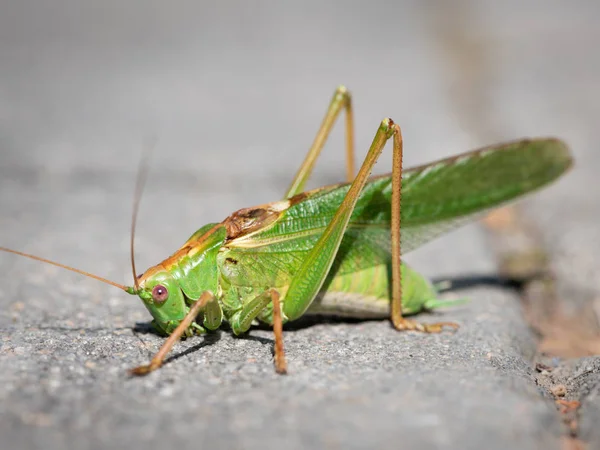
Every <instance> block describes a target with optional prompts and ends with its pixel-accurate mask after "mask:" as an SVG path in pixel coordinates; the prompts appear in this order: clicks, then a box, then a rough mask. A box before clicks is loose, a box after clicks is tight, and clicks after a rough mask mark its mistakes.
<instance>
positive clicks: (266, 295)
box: [231, 289, 287, 375]
mask: <svg viewBox="0 0 600 450" xmlns="http://www.w3.org/2000/svg"><path fill="white" fill-rule="evenodd" d="M269 303H272V304H273V333H274V334H275V371H276V372H277V373H279V374H282V375H283V374H286V373H287V362H286V360H285V350H284V346H283V321H284V318H283V315H282V313H281V304H280V297H279V292H278V291H277V290H276V289H269V290H267V291H265V292H263V293H262V294H259V295H257V296H256V297H254V298H253V299H252V300H250V301H249V302H248V303H246V304H245V305H244V307H243V308H242V310H241V311H239V312H238V313H236V314H235V315H234V316H233V317H232V319H231V329H232V330H233V332H234V333H235V334H241V333H245V332H246V331H248V330H249V329H250V326H251V325H252V322H253V321H254V319H256V318H257V317H258V316H259V314H260V313H261V312H262V311H263V310H264V309H265V308H266V307H267V306H268V305H269Z"/></svg>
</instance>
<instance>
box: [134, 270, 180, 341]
mask: <svg viewBox="0 0 600 450" xmlns="http://www.w3.org/2000/svg"><path fill="white" fill-rule="evenodd" d="M129 293H130V294H137V295H138V296H139V297H140V298H141V299H142V301H143V302H144V305H146V308H147V309H148V311H149V312H150V314H152V317H153V318H154V322H153V324H154V326H155V327H156V328H157V329H158V331H160V332H162V333H164V334H171V332H172V331H173V330H174V329H175V327H177V325H179V323H180V322H181V321H182V320H183V318H184V317H185V315H186V314H187V313H188V311H189V308H188V306H187V304H186V302H185V296H184V295H183V292H182V290H181V288H180V287H179V283H177V280H175V278H174V277H173V276H172V275H171V274H170V273H169V272H168V271H166V270H165V269H164V268H162V267H161V266H155V267H152V268H150V269H148V270H147V271H146V272H145V273H144V274H143V275H141V276H139V277H138V288H137V290H136V289H135V288H132V289H131V291H130V292H129Z"/></svg>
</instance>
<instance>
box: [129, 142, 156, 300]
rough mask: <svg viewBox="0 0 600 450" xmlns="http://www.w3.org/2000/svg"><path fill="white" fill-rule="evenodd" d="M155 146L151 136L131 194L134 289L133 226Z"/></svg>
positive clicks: (131, 248)
mask: <svg viewBox="0 0 600 450" xmlns="http://www.w3.org/2000/svg"><path fill="white" fill-rule="evenodd" d="M155 146H156V138H152V139H151V140H149V141H147V142H146V143H145V144H144V147H143V151H142V157H141V159H140V164H139V166H138V170H137V175H136V179H135V192H134V194H133V211H132V213H131V240H130V245H129V247H130V248H129V250H130V255H131V271H132V272H133V284H134V286H135V290H136V291H137V290H139V288H140V285H139V282H138V277H137V272H136V270H135V251H134V241H135V227H136V224H137V216H138V211H139V209H140V201H141V199H142V193H143V192H144V186H145V185H146V180H147V179H148V169H149V167H150V159H151V158H150V157H151V156H152V151H153V150H154V147H155Z"/></svg>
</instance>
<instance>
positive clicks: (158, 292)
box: [152, 284, 169, 303]
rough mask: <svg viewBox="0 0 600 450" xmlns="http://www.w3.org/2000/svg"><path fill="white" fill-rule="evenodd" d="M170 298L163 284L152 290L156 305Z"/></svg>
mask: <svg viewBox="0 0 600 450" xmlns="http://www.w3.org/2000/svg"><path fill="white" fill-rule="evenodd" d="M168 298H169V291H168V290H167V288H166V287H164V286H163V285H162V284H157V285H156V286H154V288H153V289H152V299H153V300H154V303H163V302H165V301H166V300H167V299H168Z"/></svg>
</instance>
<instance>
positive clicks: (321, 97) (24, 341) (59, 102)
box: [0, 1, 600, 449]
mask: <svg viewBox="0 0 600 450" xmlns="http://www.w3.org/2000/svg"><path fill="white" fill-rule="evenodd" d="M87 5H88V6H83V4H81V3H80V2H74V1H63V2H54V3H53V5H52V6H49V5H46V3H43V2H38V3H36V4H34V3H32V2H19V3H18V4H17V3H15V4H14V5H11V6H5V7H3V8H2V10H3V11H2V13H1V14H0V30H2V31H1V32H0V34H1V36H2V39H0V60H1V61H2V62H3V63H2V67H3V71H2V73H1V74H0V105H1V106H0V148H1V150H0V158H1V160H0V210H1V213H0V234H1V236H2V238H1V240H0V245H6V246H10V247H12V248H16V249H20V250H23V251H28V252H32V253H35V254H38V255H41V256H45V257H49V258H53V259H57V260H59V261H61V262H63V263H66V264H70V265H73V266H75V267H78V268H80V269H83V270H89V271H91V272H93V273H97V274H99V275H102V276H106V277H107V278H109V279H114V280H115V281H117V282H129V280H130V273H129V266H128V261H127V258H128V240H129V236H128V229H129V220H130V214H131V211H130V205H131V198H130V197H131V193H132V192H133V184H134V180H133V178H134V175H135V171H136V167H137V164H138V159H139V155H140V148H141V147H142V145H143V143H144V142H145V141H147V140H151V139H153V138H154V137H157V138H158V144H157V148H156V151H155V156H154V158H153V160H152V167H153V169H152V173H151V174H150V177H149V183H148V187H147V190H146V192H145V194H144V199H143V202H142V209H141V212H140V217H139V226H138V237H137V242H136V244H137V255H138V260H137V261H138V269H139V270H141V269H143V268H145V267H147V266H149V265H150V264H154V263H156V262H157V261H158V260H160V259H161V258H164V257H165V256H167V255H168V254H170V253H171V252H172V251H173V250H174V249H176V248H177V247H178V246H179V245H180V244H181V243H182V242H183V241H184V240H185V239H186V238H187V236H188V235H190V234H191V233H192V232H193V231H195V229H197V228H198V227H199V226H201V225H203V224H204V223H207V222H211V221H218V220H221V219H223V218H224V217H225V216H226V215H228V214H229V213H230V212H232V211H234V210H236V209H238V208H241V207H245V206H250V205H253V204H260V203H263V202H266V201H272V200H276V199H278V198H279V197H280V196H281V194H282V193H283V192H284V190H285V188H286V187H287V183H288V182H289V181H290V179H291V177H292V175H293V173H294V171H295V169H296V168H297V166H298V165H299V164H300V162H301V160H302V158H303V156H304V153H305V151H306V149H307V148H308V146H309V145H310V142H311V140H312V138H313V136H314V133H315V132H316V128H317V126H318V124H319V122H320V120H321V115H322V114H323V111H324V109H325V106H326V103H327V101H328V99H329V97H330V95H331V94H332V92H333V89H334V87H335V86H336V85H337V84H339V83H345V84H347V85H348V86H349V87H350V88H351V90H352V92H353V94H354V98H355V112H356V123H357V143H358V147H359V154H360V155H363V154H364V149H366V147H367V145H368V143H369V141H370V139H371V138H372V136H373V134H374V132H375V130H376V128H377V125H378V123H379V121H380V120H381V119H382V118H383V117H384V116H385V115H388V114H389V115H391V116H392V117H393V118H394V119H395V120H396V121H397V122H398V123H400V124H401V125H402V127H403V132H404V138H405V144H406V147H405V160H406V163H407V165H413V164H416V163H423V162H427V161H429V160H431V159H434V158H438V157H442V156H448V155H450V154H452V153H457V152H459V151H463V150H467V149H469V148H473V147H476V146H479V145H485V144H489V143H491V142H493V141H498V140H505V139H512V138H516V137H520V136H533V135H545V134H550V135H556V136H560V137H562V138H564V139H565V140H567V142H569V143H570V144H571V145H572V147H573V150H574V152H575V156H576V159H577V161H578V163H579V164H578V167H577V168H576V171H574V172H573V174H571V175H570V176H569V177H568V178H565V180H564V181H561V183H559V184H557V185H556V186H555V187H552V188H551V189H549V190H547V191H545V192H543V193H541V194H540V195H539V196H535V197H532V198H531V199H529V200H528V201H527V203H526V204H527V212H528V213H529V214H530V216H531V217H532V218H533V220H534V221H535V222H536V224H537V226H538V227H539V229H540V230H542V232H543V234H544V237H545V240H546V242H547V245H548V248H549V252H550V255H551V256H552V258H553V262H555V267H556V274H557V276H558V278H559V282H560V283H563V284H561V286H562V287H561V288H560V289H561V291H560V292H561V295H563V296H564V297H565V298H566V299H567V300H571V301H572V302H573V303H577V302H589V301H590V299H591V300H594V299H596V300H597V299H598V298H600V286H599V285H598V280H600V276H599V275H600V274H599V273H598V271H599V270H600V269H599V267H600V264H598V251H597V250H598V246H597V245H595V243H597V242H598V239H597V237H595V236H596V235H595V234H594V233H595V229H596V224H597V223H598V219H600V210H599V209H598V202H597V198H596V197H597V196H595V194H594V192H595V191H594V189H593V186H594V183H595V178H594V176H595V174H596V173H597V171H598V169H600V161H599V156H598V155H599V153H598V152H597V151H596V147H597V144H596V143H597V142H599V141H600V135H599V131H598V128H597V119H598V117H599V114H598V113H599V111H598V108H599V107H598V105H600V98H599V96H600V89H599V86H598V83H599V82H598V80H599V79H600V77H599V75H600V57H599V56H598V53H597V52H596V51H595V49H596V44H595V43H596V42H598V38H599V36H598V33H599V32H598V28H597V25H596V22H597V21H596V18H597V16H598V13H599V12H600V11H599V8H598V6H597V5H596V4H595V3H594V2H589V3H581V4H580V5H579V6H578V8H573V7H572V5H571V4H570V3H568V2H545V3H544V4H543V5H541V4H537V3H535V2H525V3H523V2H516V1H515V2H508V3H507V2H504V3H497V4H494V3H489V4H487V6H484V4H483V3H479V2H469V1H461V2H453V6H452V7H451V8H450V7H448V6H444V5H448V3H447V2H439V3H437V2H433V3H432V2H418V1H413V2H409V1H406V2H380V3H379V5H373V4H370V5H369V6H368V7H367V6H366V4H365V5H364V6H362V4H357V5H350V4H348V3H347V2H338V3H335V2H331V3H328V4H327V5H322V4H321V3H319V6H316V4H315V5H314V6H312V5H311V4H310V3H307V2H301V3H297V4H295V5H294V6H285V7H284V6H281V5H283V3H281V4H280V6H271V7H266V6H262V7H258V6H253V7H250V6H243V5H245V3H240V4H239V5H238V6H237V7H232V6H215V5H214V2H206V3H195V4H191V3H190V4H188V3H186V2H181V3H179V4H178V3H175V4H170V5H169V6H168V7H167V6H166V4H164V5H163V3H160V2H151V3H147V2H146V3H144V4H143V5H142V4H138V5H133V4H129V3H128V4H122V3H121V2H119V3H117V2H114V3H111V2H98V3H96V4H95V6H89V5H90V4H87ZM515 11H518V14H517V13H515ZM342 138H343V132H342V130H341V129H339V130H335V132H334V133H333V136H332V139H331V142H330V145H329V146H328V148H327V149H326V152H325V153H324V154H323V156H322V158H321V159H320V161H319V166H318V168H317V170H316V172H315V176H314V177H313V179H312V181H311V183H312V184H313V185H319V184H325V183H330V182H335V181H338V180H339V179H340V177H341V176H342V175H343V173H344V168H343V165H342V161H343V158H342V151H341V150H340V149H341V148H343V147H342V146H343V141H342ZM390 160H391V157H389V155H388V157H382V160H381V162H380V163H379V164H378V168H377V171H385V170H386V169H387V168H389V161H390ZM582 193H583V194H585V195H582ZM410 262H412V263H413V265H414V266H415V267H416V268H418V269H420V270H422V271H423V272H424V273H426V274H428V275H430V276H432V277H435V278H447V277H450V278H453V279H457V280H458V281H462V282H464V283H463V284H467V285H468V284H471V285H472V286H471V287H470V288H467V289H462V290H460V291H452V292H450V293H449V294H447V295H449V296H460V297H469V298H470V299H471V302H470V303H468V304H466V305H464V306H461V307H457V308H453V309H451V310H447V311H440V312H438V313H436V315H435V317H431V316H424V318H423V320H439V319H443V320H455V321H457V322H459V323H461V324H462V328H461V329H460V330H459V331H458V332H456V333H454V334H453V333H444V334H441V335H436V336H429V335H420V334H413V333H396V332H394V331H393V330H392V329H391V328H390V326H389V324H388V323H387V322H384V321H383V322H382V321H368V322H348V321H341V322H340V321H314V320H313V321H301V322H300V323H299V324H298V323H296V324H290V326H289V327H288V328H287V331H286V333H285V339H286V349H287V352H288V356H289V364H290V374H289V375H288V376H287V377H280V376H277V375H275V374H274V372H273V368H272V334H271V332H270V331H268V330H253V331H252V332H251V333H250V334H249V336H247V337H245V338H233V337H232V336H231V335H230V333H229V332H228V331H227V330H223V331H221V332H218V333H215V334H214V335H212V336H211V337H209V338H207V339H202V338H195V339H189V340H187V341H185V342H182V343H180V344H178V345H177V346H176V347H175V351H174V353H173V355H174V357H173V358H172V359H171V361H170V362H169V363H168V364H167V365H166V366H165V367H163V368H162V369H161V370H160V371H158V372H156V373H153V374H151V375H150V376H148V377H146V378H143V379H130V378H128V377H127V376H126V375H125V373H126V369H128V368H130V367H132V366H135V365H138V364H141V363H144V362H146V361H148V359H149V358H150V357H151V355H152V354H153V352H155V351H156V350H157V349H158V348H159V347H160V345H161V343H162V342H163V339H162V338H160V337H158V336H155V335H154V334H152V333H150V332H149V331H148V320H149V317H148V314H147V312H146V311H145V309H144V308H143V306H142V305H141V303H140V302H139V301H138V300H136V299H134V298H131V297H128V296H127V295H126V294H124V293H121V292H120V291H118V290H116V289H114V288H111V287H110V286H106V285H103V284H100V283H98V282H95V281H93V280H88V279H85V278H82V277H80V276H77V275H75V274H70V273H68V272H65V271H62V270H60V269H58V268H55V267H50V266H46V265H43V264H38V263H34V262H32V261H28V260H25V259H22V258H17V257H13V256H11V255H2V256H1V257H0V280H1V281H0V283H1V286H2V289H1V290H0V436H1V443H2V447H3V448H45V449H64V448H78V449H88V448H89V449H100V448H119V447H127V448H132V449H133V448H165V447H169V448H182V449H185V448H202V447H203V446H207V447H208V446H211V447H215V448H256V447H261V448H282V447H284V446H285V447H286V448H306V447H327V448H365V447H368V446H373V447H375V446H379V447H392V446H394V447H398V446H402V447H406V448H423V449H427V448H482V446H485V448H490V449H494V448H498V449H504V448H523V449H527V448H532V449H533V448H559V447H560V445H561V442H560V436H561V434H562V433H563V432H564V430H563V428H562V425H561V418H560V416H559V414H558V413H557V411H556V408H555V405H554V402H553V400H554V399H553V398H552V396H551V395H550V393H549V386H548V385H545V384H544V383H543V382H541V381H540V380H541V379H540V377H539V374H537V373H536V372H535V370H534V365H533V358H534V355H535V351H536V342H535V339H534V337H533V336H532V333H531V332H530V331H529V329H528V327H527V325H526V324H525V322H524V319H523V317H522V314H521V311H520V306H519V303H518V295H517V293H515V292H513V291H510V290H506V289H501V288H498V287H494V286H485V285H477V284H476V283H469V281H477V280H478V279H479V280H480V279H481V278H480V276H482V275H493V274H494V270H495V265H494V255H493V254H492V252H491V251H490V249H489V247H488V246H487V245H486V241H485V239H484V237H483V235H482V233H481V232H480V230H479V229H478V228H477V227H475V226H471V227H467V228H465V229H463V230H461V231H459V232H456V233H453V234H452V235H449V236H448V237H446V238H444V239H441V240H439V241H436V242H434V243H432V244H430V245H428V246H427V247H426V248H424V249H423V250H420V251H417V252H415V254H414V255H411V258H410ZM565 286H566V287H565ZM557 364H558V363H557ZM560 364H562V363H560ZM560 367H562V365H561V366H560ZM586 367H591V368H592V369H590V370H587V369H586ZM597 368H598V358H597V357H590V358H588V359H585V360H582V361H576V362H571V363H570V365H569V369H564V370H565V372H560V373H561V374H562V375H560V377H561V378H560V380H562V382H564V383H565V385H566V386H567V388H568V392H569V394H570V395H573V398H575V399H579V400H580V401H581V402H582V407H581V409H580V420H579V423H580V435H581V436H580V437H581V438H582V439H584V440H585V441H587V442H589V443H590V446H591V447H592V448H593V447H594V446H596V447H598V446H600V436H599V435H598V433H597V426H596V425H595V424H597V423H598V421H599V420H600V412H599V411H600V400H599V398H600V395H599V394H598V382H599V380H600V375H599V373H598V369H597ZM561 370H562V369H561ZM557 373H558V372H557ZM583 373H585V376H584V377H582V376H580V377H579V378H578V375H580V374H583ZM556 376H557V377H558V376H559V375H556Z"/></svg>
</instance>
